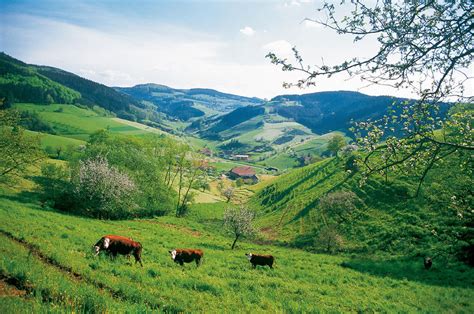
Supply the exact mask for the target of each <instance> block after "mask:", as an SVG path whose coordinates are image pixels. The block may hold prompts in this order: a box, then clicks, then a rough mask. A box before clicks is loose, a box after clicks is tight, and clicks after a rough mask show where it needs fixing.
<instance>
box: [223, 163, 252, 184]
mask: <svg viewBox="0 0 474 314" xmlns="http://www.w3.org/2000/svg"><path fill="white" fill-rule="evenodd" d="M229 178H231V179H234V180H236V179H239V178H241V179H244V180H245V181H252V182H254V183H255V182H257V181H258V178H257V174H256V172H255V170H254V169H253V168H252V167H250V166H240V167H234V168H232V169H231V170H230V171H229Z"/></svg>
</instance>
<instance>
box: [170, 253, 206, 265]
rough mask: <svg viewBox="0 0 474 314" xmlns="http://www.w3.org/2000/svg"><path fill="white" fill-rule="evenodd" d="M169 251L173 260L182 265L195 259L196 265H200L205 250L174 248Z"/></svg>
mask: <svg viewBox="0 0 474 314" xmlns="http://www.w3.org/2000/svg"><path fill="white" fill-rule="evenodd" d="M168 252H169V253H170V254H171V258H172V259H173V261H174V262H175V263H178V264H179V265H181V266H183V265H184V263H191V262H192V261H195V262H196V266H199V265H200V264H201V259H202V257H203V256H204V252H203V251H201V250H198V249H174V250H172V251H168Z"/></svg>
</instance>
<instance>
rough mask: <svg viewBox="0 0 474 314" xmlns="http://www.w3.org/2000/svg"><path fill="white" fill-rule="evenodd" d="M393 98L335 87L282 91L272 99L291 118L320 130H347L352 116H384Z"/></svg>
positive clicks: (282, 112) (283, 113) (276, 106)
mask: <svg viewBox="0 0 474 314" xmlns="http://www.w3.org/2000/svg"><path fill="white" fill-rule="evenodd" d="M394 101H398V102H400V101H402V99H398V98H394V97H389V96H369V95H365V94H362V93H358V92H350V91H333V92H319V93H311V94H303V95H281V96H277V97H275V98H273V99H272V102H271V103H272V105H273V107H274V110H275V111H276V112H277V113H278V114H279V115H281V116H284V117H287V118H292V119H294V120H295V121H296V122H299V123H301V124H303V125H304V126H306V127H308V128H310V129H311V130H312V131H313V132H315V133H317V134H324V133H328V132H331V131H335V130H340V131H347V129H348V128H349V127H350V126H351V120H354V121H362V120H367V119H370V118H378V117H381V116H382V115H383V114H384V113H386V111H387V108H388V107H389V106H391V105H392V104H393V103H394Z"/></svg>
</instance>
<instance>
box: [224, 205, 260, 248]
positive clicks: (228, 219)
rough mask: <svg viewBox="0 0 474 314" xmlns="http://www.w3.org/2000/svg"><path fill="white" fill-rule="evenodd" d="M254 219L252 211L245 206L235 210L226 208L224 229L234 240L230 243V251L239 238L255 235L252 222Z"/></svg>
mask: <svg viewBox="0 0 474 314" xmlns="http://www.w3.org/2000/svg"><path fill="white" fill-rule="evenodd" d="M254 219H255V213H254V211H252V210H250V209H249V208H247V207H245V206H240V207H237V208H233V207H230V208H227V209H226V210H225V212H224V227H225V228H226V230H227V231H228V232H229V233H231V234H232V235H233V236H234V237H235V238H234V242H233V243H232V250H233V249H234V247H235V244H236V243H237V240H238V239H239V238H241V237H247V236H251V235H253V234H254V233H255V228H254V226H253V221H254Z"/></svg>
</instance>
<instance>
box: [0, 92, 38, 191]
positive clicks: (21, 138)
mask: <svg viewBox="0 0 474 314" xmlns="http://www.w3.org/2000/svg"><path fill="white" fill-rule="evenodd" d="M2 106H3V100H1V99H0V156H1V157H0V158H1V162H0V181H4V182H12V181H14V180H15V178H17V177H21V176H23V175H25V174H27V173H28V167H29V166H31V165H34V164H36V163H37V162H38V161H39V160H41V159H43V158H44V157H45V155H44V154H43V152H42V150H41V145H40V139H39V136H34V135H31V134H27V133H26V132H25V130H24V129H23V128H22V127H21V126H20V125H19V123H20V113H19V112H18V111H17V110H14V109H3V108H2Z"/></svg>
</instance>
